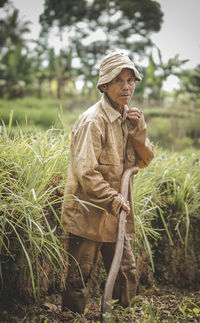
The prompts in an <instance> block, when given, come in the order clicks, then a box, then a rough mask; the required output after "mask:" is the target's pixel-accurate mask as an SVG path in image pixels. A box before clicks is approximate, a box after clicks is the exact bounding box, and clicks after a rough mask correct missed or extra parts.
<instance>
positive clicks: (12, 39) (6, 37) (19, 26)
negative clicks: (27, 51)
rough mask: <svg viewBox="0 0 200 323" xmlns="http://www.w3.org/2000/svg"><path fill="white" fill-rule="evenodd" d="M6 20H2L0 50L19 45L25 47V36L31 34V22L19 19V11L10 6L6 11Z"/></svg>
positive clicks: (0, 23) (0, 20) (0, 21)
mask: <svg viewBox="0 0 200 323" xmlns="http://www.w3.org/2000/svg"><path fill="white" fill-rule="evenodd" d="M4 14H5V18H1V19H0V29H1V33H0V48H2V47H7V46H10V45H17V44H19V43H21V44H23V45H25V43H26V40H25V39H24V34H26V33H29V32H30V29H29V24H30V22H29V21H25V22H24V21H21V20H20V19H19V10H18V9H15V8H13V7H12V6H10V5H9V6H8V7H6V8H5V10H4Z"/></svg>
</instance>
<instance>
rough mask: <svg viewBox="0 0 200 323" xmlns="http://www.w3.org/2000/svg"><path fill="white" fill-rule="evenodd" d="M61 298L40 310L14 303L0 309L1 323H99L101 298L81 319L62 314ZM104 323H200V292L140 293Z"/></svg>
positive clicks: (155, 289) (49, 299)
mask: <svg viewBox="0 0 200 323" xmlns="http://www.w3.org/2000/svg"><path fill="white" fill-rule="evenodd" d="M60 304H61V297H60V295H58V294H53V295H50V296H47V297H46V298H45V299H44V300H43V302H42V304H41V305H40V306H36V305H26V306H25V305H22V304H19V303H17V301H15V302H14V303H12V304H9V308H8V307H7V308H6V307H4V308H2V309H0V322H2V323H8V322H9V323H22V322H23V323H29V322H30V323H64V322H81V323H82V322H100V314H101V313H100V298H98V297H93V298H91V299H90V300H89V303H88V306H87V308H86V310H85V313H84V315H78V314H75V313H70V312H65V313H62V312H61V306H60ZM104 321H105V322H110V323H112V322H113V323H114V322H121V323H123V322H149V323H152V322H163V323H168V322H200V291H188V290H183V289H182V290H181V289H177V288H175V287H173V286H156V287H155V286H154V287H152V288H151V289H148V290H147V289H146V290H144V291H143V292H140V295H137V296H136V298H135V299H134V300H133V303H132V305H131V306H130V307H129V308H127V309H122V308H121V307H120V306H115V307H114V308H113V310H112V314H109V315H107V317H106V318H105V319H104Z"/></svg>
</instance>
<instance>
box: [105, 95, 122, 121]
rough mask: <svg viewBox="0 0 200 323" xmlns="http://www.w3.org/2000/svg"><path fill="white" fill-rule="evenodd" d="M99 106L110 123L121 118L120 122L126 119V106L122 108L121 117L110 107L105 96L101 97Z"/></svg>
mask: <svg viewBox="0 0 200 323" xmlns="http://www.w3.org/2000/svg"><path fill="white" fill-rule="evenodd" d="M101 104H102V108H103V110H104V112H105V114H106V115H107V117H108V119H109V121H110V122H111V123H112V122H114V121H115V120H117V119H118V118H121V119H122V120H125V119H126V118H127V113H126V111H127V109H128V107H127V105H125V106H124V111H123V115H121V113H120V112H119V111H118V110H116V109H115V108H113V107H112V106H111V104H110V102H109V101H108V99H107V97H106V95H105V94H103V95H102V98H101Z"/></svg>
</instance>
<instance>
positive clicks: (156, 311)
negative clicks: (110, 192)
mask: <svg viewBox="0 0 200 323" xmlns="http://www.w3.org/2000/svg"><path fill="white" fill-rule="evenodd" d="M91 103H92V102H87V101H86V100H85V99H83V98H78V99H77V101H75V102H72V101H66V102H62V104H61V103H60V102H57V101H55V100H52V99H43V100H38V99H35V98H26V99H24V100H19V99H18V100H16V101H3V100H2V101H1V103H0V116H1V119H2V123H1V126H0V133H1V137H0V140H1V143H0V156H1V158H0V178H1V181H0V190H1V193H0V194H1V203H0V221H1V225H0V227H1V232H0V250H1V266H0V280H1V284H2V294H1V302H3V300H4V302H3V303H4V309H3V310H2V311H0V318H1V319H2V320H3V321H2V322H7V321H6V317H8V313H9V312H8V308H7V304H9V303H10V299H13V309H14V308H16V310H18V311H19V312H21V317H19V316H18V317H17V318H15V316H16V313H15V311H14V313H13V312H12V311H10V315H11V316H10V320H11V319H13V321H12V322H19V321H20V320H21V321H20V322H25V321H26V322H67V321H70V320H71V322H72V321H74V322H75V321H76V322H87V321H88V322H95V321H96V322H97V320H98V315H99V312H98V302H99V294H98V293H97V292H96V293H95V290H96V291H97V290H99V288H98V287H99V286H100V285H101V283H102V281H103V280H104V279H105V275H104V271H103V269H102V266H101V263H100V264H99V267H98V279H97V282H96V284H97V286H96V287H94V288H93V298H91V302H90V307H89V310H88V311H89V312H88V313H86V316H85V317H77V316H74V315H73V314H71V318H70V320H66V318H65V317H64V316H62V315H61V313H60V307H59V297H60V293H59V291H61V290H62V288H63V281H64V277H65V274H66V266H67V260H66V259H67V257H66V250H65V248H64V245H65V244H64V242H65V237H64V236H63V233H62V230H61V223H60V207H61V202H62V198H63V188H64V184H65V181H66V174H67V166H68V161H69V157H70V156H69V143H70V131H71V126H72V124H73V123H74V121H75V119H76V118H77V116H78V115H79V113H80V111H83V110H84V108H86V107H88V106H89V105H90V104H91ZM143 112H144V115H145V118H146V120H147V122H148V132H149V136H150V138H151V139H152V140H153V142H154V143H155V152H156V156H155V158H154V160H153V162H152V163H151V164H150V166H149V167H148V168H147V169H144V170H141V171H140V172H139V174H138V175H137V177H136V180H135V183H134V202H135V214H136V226H137V238H136V241H135V243H134V244H133V249H134V252H135V254H136V257H137V275H138V296H137V298H136V300H135V303H134V306H132V308H131V309H127V311H123V310H122V309H120V308H116V309H115V310H114V311H113V315H112V316H111V317H109V318H107V322H116V321H119V322H126V321H129V322H131V320H132V322H138V321H136V320H135V321H134V319H136V318H137V319H138V320H139V322H188V321H191V320H193V321H191V322H198V319H199V317H200V297H199V294H198V292H197V291H198V289H199V287H200V281H199V274H200V259H199V249H198V246H199V243H200V238H199V237H200V229H199V228H200V225H199V224H200V217H199V214H200V173H199V166H200V154H199V152H200V150H199V148H200V139H199V138H200V128H199V119H200V114H199V112H198V111H196V112H195V111H188V110H187V109H186V107H185V108H183V107H177V109H176V110H174V109H173V107H170V106H169V107H167V108H160V107H158V108H146V109H143ZM5 282H6V284H5ZM167 285H168V286H173V287H172V288H171V291H172V293H170V288H167V287H166V286H167ZM13 286H15V288H13ZM163 286H164V287H163ZM165 290H166V293H165V292H164V291H165ZM173 293H174V294H173ZM56 295H57V296H56ZM173 295H174V296H173ZM56 297H57V298H56ZM168 298H169V299H168ZM16 299H17V300H18V302H16ZM19 299H20V302H19ZM27 299H29V300H31V302H33V303H34V302H35V301H36V304H40V303H41V304H43V305H37V306H36V307H34V311H35V312H34V314H33V313H30V309H31V311H32V307H31V306H30V301H29V305H28V307H25V305H24V306H22V305H21V307H20V305H19V304H21V303H22V304H23V303H24V301H25V300H26V301H27ZM173 300H174V302H173ZM94 301H95V302H96V303H95V305H94V304H93V302H94ZM170 302H171V303H170ZM53 303H54V305H55V307H53V305H52V304H53ZM45 304H46V305H45ZM170 304H171V305H170ZM26 306H27V305H26ZM45 306H46V307H45ZM173 306H175V307H173ZM93 307H94V308H96V309H97V310H96V315H97V316H96V318H95V313H94V316H93V317H92V318H91V316H90V315H91V314H90V311H93V309H92V308H93ZM26 315H28V316H29V318H30V317H31V320H29V318H28V317H26ZM34 315H35V316H34ZM119 315H120V316H119ZM56 317H57V318H56ZM69 317H70V316H69ZM69 317H68V319H69ZM117 317H118V318H117ZM14 319H16V321H15V320H14ZM25 319H26V320H25ZM86 319H87V321H86Z"/></svg>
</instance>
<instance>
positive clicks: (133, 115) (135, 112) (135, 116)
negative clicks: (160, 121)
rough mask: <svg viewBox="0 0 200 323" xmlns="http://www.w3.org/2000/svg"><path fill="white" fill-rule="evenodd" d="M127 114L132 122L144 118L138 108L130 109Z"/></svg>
mask: <svg viewBox="0 0 200 323" xmlns="http://www.w3.org/2000/svg"><path fill="white" fill-rule="evenodd" d="M126 112H127V118H128V119H130V120H131V121H138V120H140V118H141V116H142V112H141V111H140V110H139V109H138V108H130V109H128V110H127V111H126Z"/></svg>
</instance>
